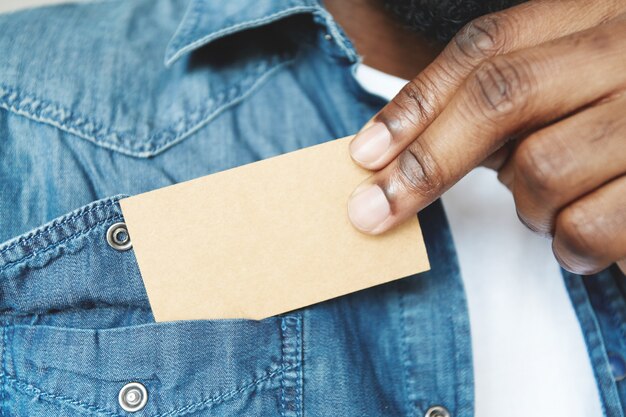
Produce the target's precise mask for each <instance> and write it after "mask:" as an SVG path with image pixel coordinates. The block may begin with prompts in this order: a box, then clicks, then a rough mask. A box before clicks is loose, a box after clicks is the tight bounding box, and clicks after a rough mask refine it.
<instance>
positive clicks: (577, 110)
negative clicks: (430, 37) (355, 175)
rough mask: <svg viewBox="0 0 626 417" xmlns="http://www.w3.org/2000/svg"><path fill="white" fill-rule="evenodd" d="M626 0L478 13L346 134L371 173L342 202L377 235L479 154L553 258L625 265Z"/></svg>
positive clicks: (540, 0)
mask: <svg viewBox="0 0 626 417" xmlns="http://www.w3.org/2000/svg"><path fill="white" fill-rule="evenodd" d="M625 90H626V0H601V1H590V0H536V1H529V2H526V3H523V4H521V5H519V6H516V7H513V8H510V9H507V10H504V11H502V12H498V13H495V14H491V15H486V16H483V17H481V18H479V19H477V20H475V21H473V22H471V23H470V24H469V25H467V26H466V27H465V28H464V29H463V30H461V31H460V32H459V33H458V34H457V36H456V37H455V38H454V39H453V40H452V41H451V42H450V43H449V44H448V45H447V46H446V48H445V49H444V50H443V52H442V53H441V54H440V55H439V56H438V57H437V58H436V59H435V60H434V61H433V62H432V64H431V65H429V66H428V67H427V68H426V69H425V70H424V71H423V72H421V73H420V74H419V75H417V77H415V78H414V79H413V80H411V81H410V82H409V83H408V84H407V85H406V86H405V87H404V88H403V89H402V91H401V92H400V93H399V94H398V95H397V96H396V97H395V98H394V99H393V100H391V102H389V104H388V105H387V106H385V107H384V108H383V109H382V110H381V111H380V112H379V113H378V114H377V115H376V116H375V117H374V118H373V119H372V120H371V121H370V122H368V123H367V124H366V125H365V126H364V128H363V129H362V130H361V131H360V132H359V133H358V134H357V136H356V137H355V138H354V139H353V141H352V143H351V144H350V152H351V154H352V158H353V159H354V161H355V162H356V163H358V164H359V165H361V166H363V167H365V168H367V169H370V170H372V171H375V172H374V173H373V175H372V176H371V177H370V178H369V179H368V180H367V181H365V183H363V184H361V185H360V186H359V187H358V188H357V189H356V190H355V192H354V193H353V195H352V196H351V198H350V201H349V203H348V214H349V216H350V219H351V221H352V223H353V224H354V225H355V226H356V227H357V228H358V229H359V230H361V231H363V232H365V233H370V234H378V233H382V232H385V231H387V230H389V229H391V228H393V227H394V226H396V225H398V224H399V223H401V222H402V221H404V220H406V219H407V218H409V217H410V216H414V215H415V213H417V212H418V211H419V210H421V209H422V208H424V207H425V206H427V205H428V204H430V203H431V202H432V201H434V200H435V199H437V198H438V197H439V196H441V194H442V193H443V192H445V191H446V190H447V189H448V188H449V187H451V186H452V185H453V184H455V183H456V182H457V181H458V180H459V179H461V178H462V177H463V176H464V175H465V174H467V173H468V172H469V171H470V170H472V169H473V168H475V167H477V166H479V165H481V164H482V165H486V166H489V167H491V168H494V169H496V170H497V171H498V173H499V175H498V177H499V179H500V181H502V183H504V184H505V185H506V186H507V187H508V188H509V189H510V190H511V192H512V193H513V197H514V200H515V205H516V208H517V214H518V216H519V218H520V219H521V221H522V222H523V223H524V224H525V225H526V226H528V227H529V228H530V229H531V230H533V231H534V232H536V233H540V234H542V235H545V236H548V237H550V238H552V247H553V251H554V254H555V256H556V258H557V260H558V261H559V263H560V264H561V265H562V266H563V267H564V268H565V269H567V270H570V271H572V272H576V273H581V274H591V273H594V272H596V271H599V270H602V269H604V268H606V267H607V266H609V265H611V264H613V263H616V262H617V263H618V264H619V265H620V267H621V268H622V270H624V271H626V94H624V92H625Z"/></svg>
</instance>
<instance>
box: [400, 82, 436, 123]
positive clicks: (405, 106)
mask: <svg viewBox="0 0 626 417" xmlns="http://www.w3.org/2000/svg"><path fill="white" fill-rule="evenodd" d="M392 103H393V104H394V105H395V106H396V107H397V109H398V110H399V111H400V113H401V114H402V115H403V116H404V117H405V118H407V119H408V120H410V121H423V120H430V119H431V118H432V117H433V116H434V115H435V103H436V95H435V94H433V92H432V89H430V88H429V87H428V86H427V84H426V83H425V82H424V81H423V80H420V79H413V80H411V81H409V82H408V83H407V84H406V85H405V86H404V88H403V89H402V94H398V95H397V96H396V97H394V98H393V100H392ZM413 123H415V122H413Z"/></svg>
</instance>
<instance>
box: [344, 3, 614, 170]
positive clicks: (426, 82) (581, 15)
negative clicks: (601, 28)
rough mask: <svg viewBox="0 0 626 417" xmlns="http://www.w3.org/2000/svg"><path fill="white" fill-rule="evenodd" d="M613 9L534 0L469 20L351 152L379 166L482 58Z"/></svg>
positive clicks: (576, 27)
mask: <svg viewBox="0 0 626 417" xmlns="http://www.w3.org/2000/svg"><path fill="white" fill-rule="evenodd" d="M622 7H623V6H622ZM618 12H619V2H617V1H609V2H602V3H601V4H599V3H597V2H593V1H588V0H575V1H574V0H572V1H562V0H537V1H530V2H527V3H524V4H521V5H518V6H515V7H513V8H510V9H507V10H504V11H501V12H498V13H494V14H490V15H486V16H483V17H481V18H478V19H477V20H474V21H473V22H471V23H470V24H468V25H467V26H466V27H465V28H464V29H462V30H461V31H460V32H459V33H458V34H457V35H456V36H455V38H454V39H453V40H452V41H451V42H450V43H449V44H448V46H447V47H446V48H445V49H444V50H443V52H442V53H441V54H440V55H439V56H438V57H437V58H436V59H435V60H434V61H433V62H432V63H431V64H430V65H429V66H428V67H427V68H426V69H425V70H424V71H423V72H422V73H420V74H419V75H418V76H417V77H416V78H414V79H413V80H411V81H409V82H408V83H407V84H406V86H405V87H404V88H403V89H402V90H401V91H400V92H399V93H398V94H397V95H396V96H395V97H394V98H393V99H392V100H391V101H390V102H389V104H387V105H386V106H385V107H384V108H383V109H382V110H381V111H380V112H379V113H378V114H377V115H376V116H374V118H373V119H372V120H371V121H370V122H369V123H368V124H366V126H365V127H364V128H363V129H362V130H361V131H360V132H359V133H358V134H357V135H356V136H355V138H354V139H353V140H352V142H351V144H350V153H351V155H352V158H353V159H354V161H355V162H356V163H358V164H359V165H361V166H363V167H364V168H367V169H372V170H378V169H381V168H383V167H384V166H386V165H387V164H389V162H391V161H392V160H393V159H394V158H395V157H396V156H397V155H398V154H400V152H401V151H402V150H403V149H405V148H406V147H407V146H408V145H409V144H410V143H411V142H413V141H414V140H415V139H416V138H417V137H418V136H419V135H420V134H421V133H422V132H423V131H424V129H426V127H428V126H429V125H430V124H431V123H432V121H433V120H434V119H435V118H436V117H437V116H438V115H439V114H440V113H441V111H442V109H443V108H444V107H445V106H446V105H447V104H448V102H449V101H450V100H451V98H452V96H453V95H454V93H455V92H456V90H457V89H458V88H459V87H460V86H461V84H462V83H463V81H464V80H465V79H466V78H467V76H468V75H469V74H470V73H471V72H472V71H473V70H474V69H475V68H476V67H477V66H478V65H479V64H480V63H482V62H483V61H485V60H487V59H489V58H492V57H494V56H496V55H502V54H506V53H509V52H512V51H516V50H519V49H522V48H525V47H529V46H533V45H538V44H541V43H544V42H547V41H550V40H553V39H556V38H559V37H563V36H566V35H568V34H571V33H575V32H578V31H582V30H584V29H587V28H590V27H592V26H595V25H597V24H598V23H600V22H603V21H605V20H607V19H609V18H611V17H613V16H615V15H617V14H618Z"/></svg>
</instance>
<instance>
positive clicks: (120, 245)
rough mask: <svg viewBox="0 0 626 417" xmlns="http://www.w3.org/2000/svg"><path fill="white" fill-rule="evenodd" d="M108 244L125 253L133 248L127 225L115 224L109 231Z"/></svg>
mask: <svg viewBox="0 0 626 417" xmlns="http://www.w3.org/2000/svg"><path fill="white" fill-rule="evenodd" d="M107 243H108V244H109V246H111V247H112V248H113V249H115V250H119V251H124V250H128V249H130V248H132V247H133V244H132V243H131V241H130V236H129V235H128V229H127V228H126V223H122V222H119V223H114V224H112V225H111V226H110V227H109V230H107Z"/></svg>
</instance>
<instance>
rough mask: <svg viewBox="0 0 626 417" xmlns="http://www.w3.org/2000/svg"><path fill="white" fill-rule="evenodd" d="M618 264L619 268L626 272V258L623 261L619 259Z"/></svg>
mask: <svg viewBox="0 0 626 417" xmlns="http://www.w3.org/2000/svg"><path fill="white" fill-rule="evenodd" d="M617 266H619V269H621V270H622V273H624V274H626V259H622V260H621V261H618V262H617Z"/></svg>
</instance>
